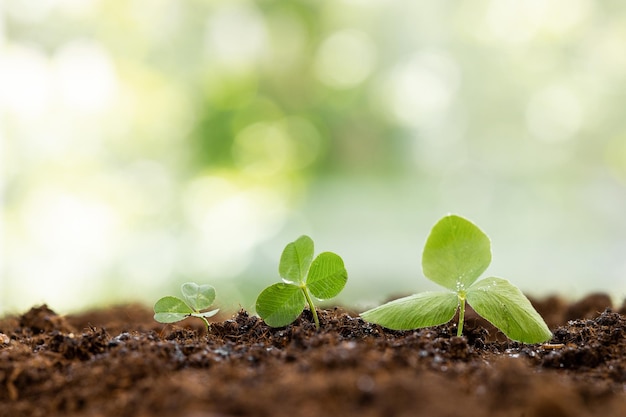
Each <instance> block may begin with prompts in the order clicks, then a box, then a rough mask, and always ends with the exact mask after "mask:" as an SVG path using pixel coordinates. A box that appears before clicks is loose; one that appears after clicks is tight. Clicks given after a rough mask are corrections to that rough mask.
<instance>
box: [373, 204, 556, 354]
mask: <svg viewBox="0 0 626 417" xmlns="http://www.w3.org/2000/svg"><path fill="white" fill-rule="evenodd" d="M490 263H491V242H490V241H489V238H488V237H487V235H485V233H483V231H482V230H480V229H479V228H478V227H477V226H476V225H474V224H473V223H471V222H470V221H468V220H466V219H464V218H462V217H459V216H455V215H449V216H446V217H444V218H443V219H441V220H440V221H439V222H438V223H437V224H436V225H435V226H434V227H433V229H432V230H431V232H430V236H428V239H427V240H426V245H425V246H424V252H423V255H422V269H423V271H424V275H425V276H426V277H427V278H428V279H430V280H431V281H433V282H435V283H437V284H439V285H441V286H443V287H445V288H447V289H448V291H445V292H424V293H420V294H415V295H411V296H408V297H404V298H400V299H398V300H394V301H391V302H389V303H387V304H384V305H382V306H379V307H376V308H374V309H372V310H369V311H366V312H364V313H362V314H361V317H362V318H363V319H365V320H367V321H370V322H372V323H377V324H380V325H381V326H384V327H387V328H390V329H394V330H409V329H417V328H421V327H430V326H437V325H439V324H443V323H447V322H448V321H450V320H452V318H453V317H454V315H455V313H456V311H457V310H458V309H459V308H460V311H459V324H458V327H457V336H461V335H462V333H463V320H464V316H465V302H466V301H467V302H468V303H469V305H470V306H472V308H473V309H474V311H476V313H478V314H479V315H480V316H482V317H484V318H485V319H486V320H488V321H489V322H490V323H491V324H493V325H494V326H496V327H497V328H498V329H500V330H501V331H502V332H503V333H504V334H505V335H506V336H507V337H508V338H510V339H511V340H517V341H519V342H523V343H541V342H545V341H547V340H549V339H550V338H551V337H552V333H550V329H548V326H547V325H546V323H545V322H544V321H543V319H542V318H541V316H540V315H539V314H538V313H537V311H535V309H534V308H533V306H532V304H531V303H530V301H529V300H528V299H527V298H526V297H525V296H524V294H522V292H521V291H520V290H519V289H518V288H517V287H515V286H514V285H513V284H511V283H510V282H509V281H507V280H505V279H502V278H494V277H491V278H486V279H483V280H481V281H478V282H476V280H477V279H478V277H479V276H480V275H481V274H482V273H483V272H484V271H485V269H487V267H488V266H489V264H490Z"/></svg>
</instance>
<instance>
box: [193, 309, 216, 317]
mask: <svg viewBox="0 0 626 417" xmlns="http://www.w3.org/2000/svg"><path fill="white" fill-rule="evenodd" d="M219 311H220V309H219V308H216V309H215V310H211V311H205V312H204V313H193V314H191V315H192V316H194V317H204V318H205V319H208V318H209V317H213V316H214V315H216V314H217V313H218V312H219Z"/></svg>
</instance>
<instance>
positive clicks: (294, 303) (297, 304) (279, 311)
mask: <svg viewBox="0 0 626 417" xmlns="http://www.w3.org/2000/svg"><path fill="white" fill-rule="evenodd" d="M305 303H306V300H305V297H304V293H303V292H302V289H301V288H300V287H298V286H297V285H293V284H285V283H282V282H280V283H277V284H273V285H270V286H269V287H267V288H266V289H264V290H263V291H262V292H261V294H259V297H258V298H257V300H256V312H257V313H258V314H259V316H261V318H262V319H263V320H264V321H265V323H267V324H268V325H269V326H272V327H283V326H286V325H288V324H289V323H291V322H293V321H294V320H295V319H296V318H298V316H299V315H300V314H301V313H302V311H303V310H304V304H305Z"/></svg>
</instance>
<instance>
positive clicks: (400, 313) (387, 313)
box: [361, 291, 459, 330]
mask: <svg viewBox="0 0 626 417" xmlns="http://www.w3.org/2000/svg"><path fill="white" fill-rule="evenodd" d="M458 303H459V302H458V297H457V295H456V294H454V293H451V292H443V291H442V292H423V293H419V294H415V295H410V296H408V297H404V298H399V299H397V300H393V301H390V302H388V303H386V304H383V305H381V306H379V307H376V308H373V309H371V310H368V311H366V312H364V313H361V317H362V318H363V319H364V320H367V321H369V322H372V323H376V324H380V325H381V326H383V327H387V328H389V329H393V330H410V329H418V328H421V327H430V326H437V325H439V324H443V323H447V322H449V321H450V320H452V317H454V313H456V310H457V308H458Z"/></svg>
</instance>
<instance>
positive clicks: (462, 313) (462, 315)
mask: <svg viewBox="0 0 626 417" xmlns="http://www.w3.org/2000/svg"><path fill="white" fill-rule="evenodd" d="M459 304H460V307H461V308H460V310H459V324H458V326H457V331H456V335H457V337H461V336H463V322H464V321H465V295H461V294H459Z"/></svg>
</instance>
